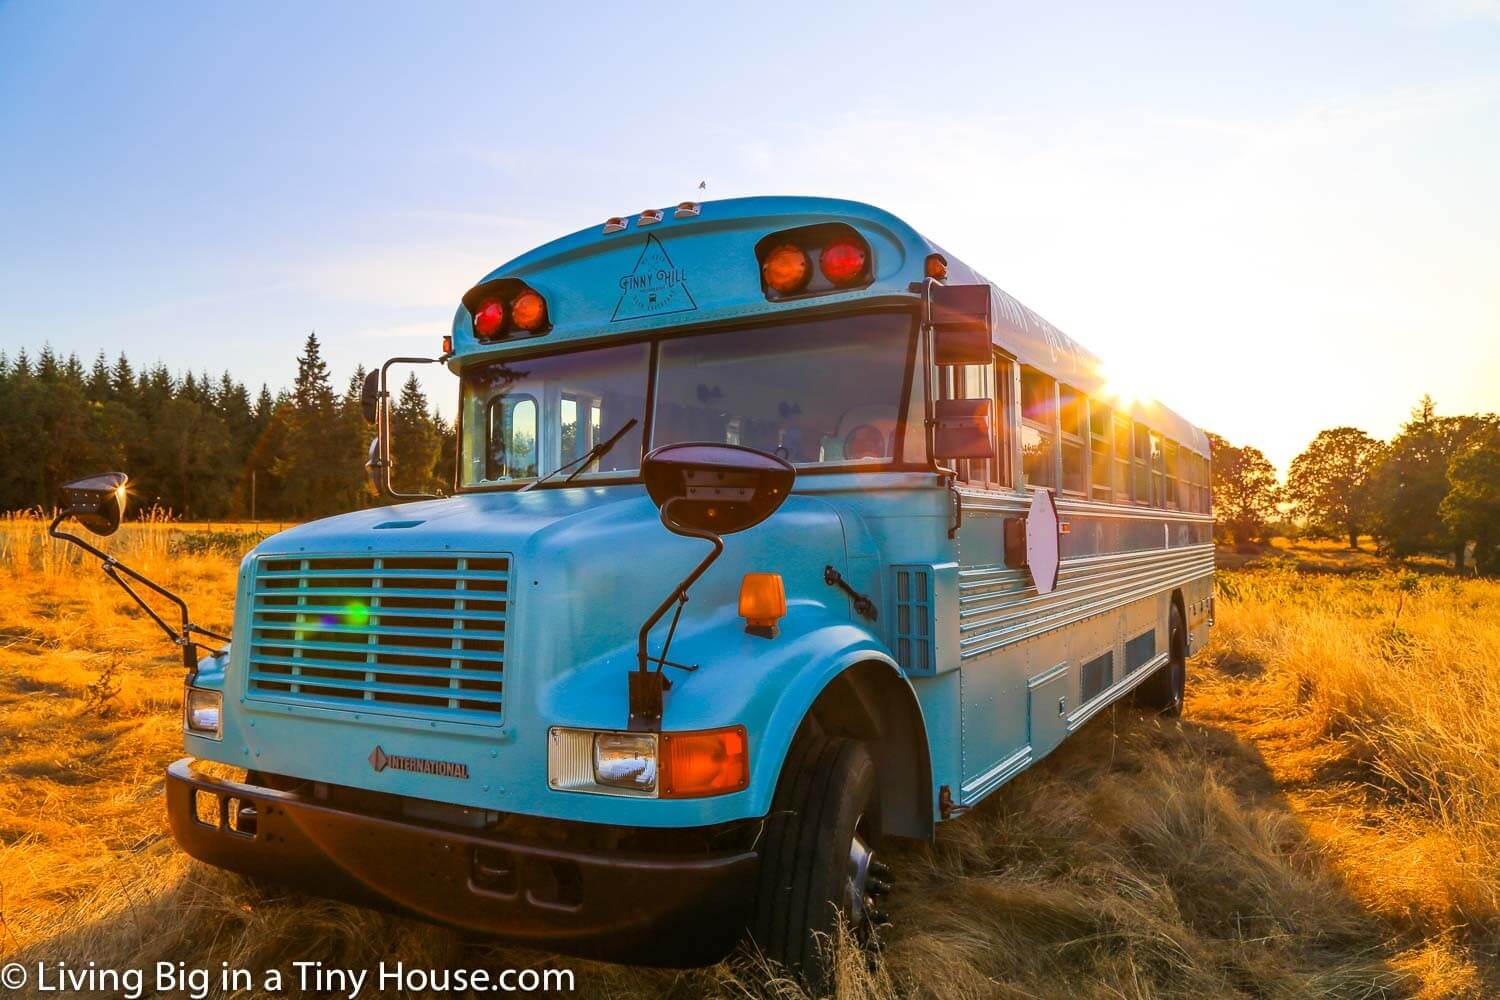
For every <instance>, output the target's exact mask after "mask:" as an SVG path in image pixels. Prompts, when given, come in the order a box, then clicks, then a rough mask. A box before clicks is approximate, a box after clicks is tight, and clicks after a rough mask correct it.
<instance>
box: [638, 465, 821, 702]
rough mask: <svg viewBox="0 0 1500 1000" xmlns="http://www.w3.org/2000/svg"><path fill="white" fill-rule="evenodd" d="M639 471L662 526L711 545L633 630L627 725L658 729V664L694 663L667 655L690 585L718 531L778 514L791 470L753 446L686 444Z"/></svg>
mask: <svg viewBox="0 0 1500 1000" xmlns="http://www.w3.org/2000/svg"><path fill="white" fill-rule="evenodd" d="M641 477H642V478H643V479H645V481H646V492H647V493H649V494H650V495H651V500H652V502H654V503H655V504H656V506H657V507H658V508H659V509H660V510H661V523H662V524H664V525H665V526H666V528H667V530H668V531H671V532H672V533H673V534H677V535H686V536H687V537H689V538H701V539H703V540H704V541H706V542H708V543H709V544H711V545H712V546H713V550H712V551H711V552H709V553H708V555H706V556H704V557H703V559H702V561H701V562H699V563H698V565H697V566H695V567H693V569H692V571H691V572H690V573H688V575H687V576H685V577H683V578H682V582H681V583H679V584H677V586H676V587H673V588H672V592H671V593H670V594H668V595H667V599H666V600H664V601H662V602H661V604H660V605H659V606H658V607H657V609H656V610H655V611H653V612H652V613H651V616H650V617H649V618H647V619H646V621H645V623H644V624H642V625H641V630H640V632H638V633H637V634H636V644H635V656H636V669H635V670H633V671H631V673H630V677H629V681H630V683H629V688H628V691H627V695H628V698H629V704H630V716H629V718H628V720H627V722H626V726H627V728H629V729H630V730H632V731H636V732H641V731H655V730H660V729H661V714H662V700H663V699H662V693H663V692H664V691H666V690H667V688H669V687H671V684H670V682H668V681H667V679H666V677H664V676H663V675H662V668H663V667H668V666H671V667H678V668H680V669H683V670H696V669H698V668H697V667H695V666H688V665H685V664H681V663H673V662H672V661H671V660H669V659H667V654H668V652H669V651H670V650H671V648H672V635H673V634H674V633H675V632H676V631H677V616H680V615H681V614H682V606H683V605H684V604H685V603H687V594H688V590H689V589H690V588H691V587H692V586H693V584H694V583H696V582H697V581H698V578H699V577H700V576H702V575H703V574H704V572H705V571H706V570H707V569H708V567H710V566H712V565H713V563H714V560H715V559H718V558H719V555H720V554H721V553H722V552H723V551H724V539H723V537H722V536H723V535H732V534H734V533H735V532H736V531H744V530H745V529H746V528H753V527H755V526H756V525H757V524H759V523H760V522H762V521H764V520H765V519H766V518H768V517H770V516H771V515H772V514H774V513H775V512H776V508H778V507H780V506H781V504H782V502H783V501H785V500H786V497H787V494H788V493H790V492H791V490H792V482H793V481H794V480H795V479H796V478H797V470H795V469H793V468H792V467H791V465H790V464H788V463H787V462H784V461H782V460H781V459H779V458H777V457H776V456H775V455H767V454H766V453H765V452H763V451H756V450H755V449H754V448H743V447H741V446H739V445H737V444H706V443H695V442H688V443H684V444H668V445H663V446H662V447H660V448H657V449H656V450H655V451H653V452H651V453H650V454H649V455H647V456H646V457H645V458H644V459H642V460H641ZM673 605H676V606H677V616H674V617H673V618H672V624H671V626H670V627H668V629H667V637H666V641H665V642H664V643H663V644H662V650H661V655H660V656H652V655H651V654H650V652H649V651H648V649H647V641H648V639H649V637H650V635H651V629H652V628H653V627H654V626H655V625H656V623H657V622H659V621H661V620H662V617H663V616H664V615H665V614H666V613H667V612H668V611H670V610H671V609H672V606H673ZM653 663H654V664H657V669H656V670H654V671H653V670H651V669H650V666H651V664H653Z"/></svg>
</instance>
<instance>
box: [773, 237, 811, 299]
mask: <svg viewBox="0 0 1500 1000" xmlns="http://www.w3.org/2000/svg"><path fill="white" fill-rule="evenodd" d="M760 273H761V277H762V278H764V279H765V282H766V287H767V288H769V289H771V290H772V291H774V292H776V293H777V294H780V295H792V294H795V293H797V292H800V291H802V289H804V288H806V287H807V282H808V279H809V278H811V277H812V263H811V262H810V261H809V260H808V259H807V254H806V253H804V252H803V250H802V248H801V247H799V246H795V245H793V244H791V243H783V244H782V245H781V246H779V247H777V248H776V249H774V250H772V251H771V252H770V253H768V254H766V259H765V262H764V263H762V264H761V266H760Z"/></svg>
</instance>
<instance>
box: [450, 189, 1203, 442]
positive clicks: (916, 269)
mask: <svg viewBox="0 0 1500 1000" xmlns="http://www.w3.org/2000/svg"><path fill="white" fill-rule="evenodd" d="M694 208H696V211H691V210H688V211H684V210H681V209H680V208H679V206H669V207H667V208H665V209H662V210H661V211H660V213H659V214H660V219H659V221H655V222H650V221H643V220H646V219H648V215H647V213H645V212H643V213H641V214H640V215H636V216H627V217H622V220H623V222H624V226H623V227H622V228H616V227H613V226H606V225H605V224H603V223H601V224H599V225H595V226H591V227H589V228H588V229H582V230H579V231H578V232H576V233H573V234H571V235H568V236H564V237H561V238H560V239H556V240H553V241H552V242H550V243H546V244H543V245H542V246H539V247H537V248H536V249H534V250H530V251H528V252H526V253H524V254H522V255H521V256H519V257H516V258H514V259H513V260H510V261H507V262H506V263H505V264H503V265H501V266H500V267H498V268H496V269H495V270H494V271H492V272H490V273H489V274H488V275H486V276H485V278H484V279H483V280H484V281H490V280H493V279H496V278H501V277H505V278H515V279H519V280H521V281H524V282H525V283H526V284H527V285H528V286H530V287H531V288H533V289H535V290H536V291H538V292H540V293H541V294H542V296H543V297H544V298H545V299H546V301H547V306H548V313H549V316H550V317H551V319H552V323H553V325H552V327H551V328H550V329H549V330H548V331H547V332H546V333H545V334H544V335H543V338H544V339H545V340H546V341H547V342H548V343H556V342H561V341H567V342H569V343H577V344H579V345H580V346H581V345H582V344H584V343H590V344H601V343H605V342H608V341H612V340H617V339H620V338H622V337H626V336H629V335H632V334H635V335H640V334H641V333H643V332H649V331H652V330H658V329H663V328H669V327H680V326H687V325H692V326H704V325H722V324H728V323H736V322H740V323H742V322H745V321H747V320H751V319H762V320H764V319H771V318H775V317H777V316H778V315H779V314H784V315H785V318H788V319H790V318H792V316H793V315H807V314H809V313H828V312H835V311H838V312H847V311H848V310H849V309H850V308H851V307H855V306H869V305H874V304H892V305H905V306H910V305H912V304H914V303H915V302H917V301H918V300H919V299H920V290H921V286H922V282H923V279H924V276H925V269H926V261H927V258H928V256H929V255H931V254H940V255H942V257H943V259H944V260H946V261H947V264H948V278H947V280H948V282H949V283H951V284H979V283H983V284H988V285H989V286H990V288H991V290H992V291H991V299H992V306H993V308H992V312H993V315H994V321H995V323H994V342H995V344H996V346H997V347H999V348H1000V349H1001V350H1002V351H1004V352H1006V353H1007V354H1010V355H1013V356H1014V357H1015V358H1016V359H1017V360H1019V361H1020V362H1021V363H1022V364H1024V365H1029V366H1031V367H1033V368H1036V369H1038V370H1040V371H1043V372H1045V373H1046V374H1048V375H1050V376H1052V377H1053V378H1055V379H1058V380H1059V381H1061V382H1064V383H1066V384H1068V385H1071V386H1073V387H1074V388H1077V389H1079V390H1081V391H1082V392H1085V393H1088V394H1090V395H1093V396H1096V397H1101V398H1102V394H1103V393H1104V390H1105V381H1106V380H1105V376H1104V373H1103V366H1102V363H1101V362H1100V360H1099V359H1098V358H1097V357H1095V356H1094V355H1093V354H1092V353H1090V352H1089V351H1088V350H1087V349H1085V348H1084V347H1083V346H1081V345H1080V344H1078V343H1077V342H1076V341H1074V340H1073V339H1072V338H1070V337H1068V336H1067V335H1066V334H1064V333H1063V332H1062V331H1060V330H1058V329H1057V327H1055V326H1053V325H1052V324H1051V323H1049V322H1047V321H1046V320H1045V319H1043V318H1042V317H1041V316H1040V315H1038V314H1037V313H1035V312H1034V311H1032V310H1031V309H1029V308H1027V307H1026V306H1024V305H1022V304H1021V303H1020V302H1019V301H1017V300H1016V299H1015V298H1014V297H1012V296H1011V295H1009V294H1008V293H1006V292H1005V291H1003V290H1002V289H1001V288H1000V287H999V286H998V285H996V284H995V283H993V282H991V281H989V280H988V279H986V278H985V277H984V276H983V275H981V274H979V273H978V272H977V271H975V270H974V269H973V268H971V267H969V266H968V265H967V264H965V263H964V262H962V261H960V260H958V259H957V258H955V257H954V256H953V255H951V254H949V253H948V252H947V251H945V250H943V249H942V248H941V247H940V246H938V245H937V244H936V243H934V242H933V241H932V240H930V239H928V238H927V237H925V236H923V235H922V234H921V233H919V232H917V231H916V230H915V229H913V228H912V227H911V226H909V225H908V224H907V223H906V222H904V221H903V220H901V219H900V218H898V217H896V216H894V215H892V214H890V213H889V212H886V211H884V210H882V209H879V208H876V207H874V206H872V205H866V204H864V203H862V202H856V201H845V200H841V199H835V198H807V197H783V196H770V197H756V198H731V199H725V200H722V201H708V202H702V203H695V204H694ZM826 222H839V223H843V224H845V225H848V226H850V227H852V228H854V229H855V230H857V231H858V232H859V234H860V235H861V236H863V237H864V238H865V240H866V242H867V243H868V244H869V246H870V251H871V257H872V260H873V265H874V267H873V270H874V275H873V280H872V281H871V282H870V284H868V285H866V286H865V287H863V288H858V289H852V290H848V291H840V292H832V293H828V294H824V295H818V296H815V297H806V298H800V299H794V300H790V301H783V302H772V301H768V300H767V298H766V296H765V294H764V293H763V291H762V286H761V279H760V268H759V262H758V260H757V258H756V252H755V251H756V244H757V243H759V242H760V241H761V240H762V239H764V238H765V237H766V236H767V235H769V234H771V233H775V232H778V231H781V230H785V229H793V228H796V227H800V226H807V225H814V224H817V223H826ZM606 230H609V231H606ZM481 283H482V282H481ZM541 346H542V344H541V343H539V342H538V340H537V338H532V337H525V338H520V339H510V340H506V341H502V342H499V343H481V342H480V341H478V340H476V339H475V337H474V329H473V322H472V318H471V317H470V315H469V312H468V310H467V309H465V308H463V307H462V306H460V307H459V309H458V312H457V314H456V315H455V316H454V320H453V347H454V355H455V356H454V358H453V359H452V361H451V362H450V365H451V366H452V367H453V368H454V369H455V370H457V369H459V368H461V367H464V366H466V365H468V364H470V363H472V362H473V361H475V360H478V359H479V358H482V357H483V358H488V357H499V356H504V355H507V354H513V353H516V352H518V351H523V350H524V351H530V350H535V349H536V348H538V347H541ZM1130 410H1131V415H1132V416H1133V417H1134V418H1135V419H1137V420H1139V421H1141V422H1142V423H1144V424H1146V425H1147V426H1149V427H1151V428H1152V429H1154V430H1156V431H1158V432H1160V433H1163V434H1165V435H1167V436H1168V437H1170V438H1173V439H1174V440H1176V441H1177V442H1178V443H1179V444H1182V445H1186V446H1187V447H1189V448H1191V449H1193V450H1195V451H1198V452H1200V453H1202V454H1205V455H1206V454H1208V439H1207V436H1206V435H1205V434H1204V433H1203V432H1202V431H1201V430H1200V429H1198V428H1197V427H1195V426H1194V425H1193V424H1191V423H1190V422H1189V421H1187V420H1185V419H1184V418H1182V417H1180V416H1178V415H1177V414H1176V413H1174V412H1173V411H1172V410H1170V409H1168V408H1167V407H1166V406H1164V405H1162V404H1161V403H1158V402H1155V401H1133V402H1132V404H1131V406H1130Z"/></svg>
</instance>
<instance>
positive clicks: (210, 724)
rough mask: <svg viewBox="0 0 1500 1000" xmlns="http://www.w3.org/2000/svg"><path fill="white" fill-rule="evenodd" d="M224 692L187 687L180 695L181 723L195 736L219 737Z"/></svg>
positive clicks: (221, 727) (221, 729) (221, 724)
mask: <svg viewBox="0 0 1500 1000" xmlns="http://www.w3.org/2000/svg"><path fill="white" fill-rule="evenodd" d="M223 716H224V693H223V692H222V691H209V690H207V689H205V688H195V687H190V688H188V689H187V690H186V691H185V692H184V693H183V696H182V725H183V728H185V729H186V730H187V731H188V732H190V733H192V734H194V735H195V736H207V737H208V738H209V739H214V740H217V739H220V738H221V737H222V736H223V723H224V719H223Z"/></svg>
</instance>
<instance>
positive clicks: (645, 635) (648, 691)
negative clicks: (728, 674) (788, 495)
mask: <svg viewBox="0 0 1500 1000" xmlns="http://www.w3.org/2000/svg"><path fill="white" fill-rule="evenodd" d="M681 499H682V498H680V497H674V498H673V499H671V500H668V501H667V502H666V503H664V504H662V508H661V523H662V524H663V525H665V526H666V528H667V530H668V531H670V532H672V533H673V534H677V535H685V536H687V537H688V538H701V539H703V540H704V541H705V542H708V543H710V544H712V545H713V549H712V550H711V551H710V552H709V553H708V555H706V556H704V557H703V560H702V561H701V562H699V563H698V565H697V566H695V567H693V570H692V572H690V573H689V574H688V575H687V576H685V577H683V578H682V582H680V583H678V584H677V586H676V587H673V588H672V592H671V593H670V594H668V595H667V599H666V600H664V601H662V602H661V604H660V605H658V606H657V609H656V610H655V611H653V612H651V617H649V618H647V619H646V621H645V623H644V624H643V625H641V630H640V632H639V633H637V635H636V645H635V659H636V669H635V670H634V671H632V672H631V675H630V722H629V727H628V728H630V729H631V730H636V731H655V730H659V729H660V728H661V714H662V704H663V698H662V693H663V692H664V691H666V690H667V688H669V687H671V686H672V685H671V682H670V681H669V680H668V679H667V678H666V677H665V676H664V675H663V674H662V668H663V667H678V668H680V669H683V670H690V671H691V670H697V669H698V668H697V666H696V665H693V666H689V665H687V664H682V663H673V662H672V661H670V660H668V659H667V653H668V651H669V650H670V649H671V648H672V636H673V634H674V633H675V632H676V631H677V620H678V618H680V617H681V615H682V606H683V605H684V604H686V603H687V599H688V591H689V590H690V589H691V588H692V586H693V584H695V583H697V582H698V578H699V577H701V576H702V575H703V574H704V573H705V572H707V571H708V568H709V567H710V566H712V565H713V564H714V562H715V561H716V560H717V559H718V558H719V556H721V555H722V554H723V553H724V539H723V538H722V537H720V535H719V534H718V532H715V531H709V530H708V529H706V528H695V527H691V526H689V525H685V524H682V523H680V522H679V521H678V520H677V519H676V518H674V517H673V516H672V505H673V504H675V503H678V502H679V501H680V500H681ZM674 604H675V605H676V606H677V614H676V615H674V616H673V617H672V627H671V628H670V629H668V630H667V640H666V642H665V643H663V644H662V650H661V655H660V656H652V655H651V654H650V652H649V651H648V647H647V642H648V639H649V637H650V634H651V630H652V629H653V628H655V627H656V624H657V623H658V622H660V621H661V620H662V618H663V617H665V616H666V613H667V612H668V611H670V610H672V606H673V605H674ZM652 663H655V664H657V668H656V669H655V670H652V669H651V667H650V665H651V664H652Z"/></svg>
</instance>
